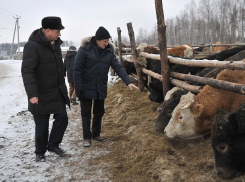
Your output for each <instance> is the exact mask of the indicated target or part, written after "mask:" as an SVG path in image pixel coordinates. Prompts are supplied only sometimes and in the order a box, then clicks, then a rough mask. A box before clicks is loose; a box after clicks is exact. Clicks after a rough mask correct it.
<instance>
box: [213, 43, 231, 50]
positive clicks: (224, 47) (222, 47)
mask: <svg viewBox="0 0 245 182" xmlns="http://www.w3.org/2000/svg"><path fill="white" fill-rule="evenodd" d="M215 45H223V44H222V42H215ZM229 48H230V47H229V46H215V47H214V48H213V52H221V51H224V50H227V49H229Z"/></svg>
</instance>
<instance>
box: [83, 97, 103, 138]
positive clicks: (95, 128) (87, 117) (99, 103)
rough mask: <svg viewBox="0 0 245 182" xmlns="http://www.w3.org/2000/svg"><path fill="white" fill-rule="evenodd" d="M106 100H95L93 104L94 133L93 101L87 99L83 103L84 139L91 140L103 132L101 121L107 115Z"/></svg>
mask: <svg viewBox="0 0 245 182" xmlns="http://www.w3.org/2000/svg"><path fill="white" fill-rule="evenodd" d="M104 102H105V100H104V99H102V100H99V99H94V103H93V115H94V117H93V123H92V132H91V131H90V126H91V108H92V99H85V98H83V101H81V104H80V106H81V116H82V123H83V138H84V140H86V139H91V138H92V137H93V138H94V137H97V136H100V132H101V121H102V117H103V115H104V113H105V109H104Z"/></svg>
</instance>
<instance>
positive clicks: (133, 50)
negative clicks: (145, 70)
mask: <svg viewBox="0 0 245 182" xmlns="http://www.w3.org/2000/svg"><path fill="white" fill-rule="evenodd" d="M127 27H128V35H129V38H130V43H131V49H132V52H133V53H134V55H132V56H133V59H134V66H135V68H136V72H137V78H138V84H139V89H140V91H141V92H142V91H143V90H144V84H143V80H142V76H141V68H140V66H139V64H138V60H137V57H138V54H137V51H136V43H135V37H134V30H133V26H132V23H131V22H130V23H127Z"/></svg>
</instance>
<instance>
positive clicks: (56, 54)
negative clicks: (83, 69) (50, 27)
mask: <svg viewBox="0 0 245 182" xmlns="http://www.w3.org/2000/svg"><path fill="white" fill-rule="evenodd" d="M61 44H62V41H61V40H60V38H58V39H57V40H56V41H55V46H54V48H53V47H52V46H51V43H50V42H49V41H48V40H47V39H46V37H45V36H44V34H43V32H42V30H41V29H37V30H35V31H34V32H33V33H32V34H31V36H30V38H29V40H28V42H27V43H26V44H25V47H24V53H23V62H22V67H21V73H22V78H23V82H24V86H25V90H26V93H27V96H28V110H29V111H30V112H31V113H32V114H52V113H61V111H62V107H61V102H62V99H64V100H65V102H66V104H67V105H70V102H69V98H68V93H67V87H66V85H65V79H64V70H63V69H64V65H63V61H62V56H61V49H60V45H61ZM33 97H38V104H32V103H31V102H30V99H31V98H33Z"/></svg>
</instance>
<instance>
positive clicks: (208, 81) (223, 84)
mask: <svg viewBox="0 0 245 182" xmlns="http://www.w3.org/2000/svg"><path fill="white" fill-rule="evenodd" d="M170 76H171V77H173V78H178V79H181V80H186V81H193V82H196V83H201V84H204V85H210V86H211V87H215V88H220V89H224V90H228V91H232V92H236V93H241V94H245V85H244V84H238V83H232V82H227V81H223V80H216V79H213V78H204V77H200V76H193V75H187V74H182V73H177V72H171V73H170Z"/></svg>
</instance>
